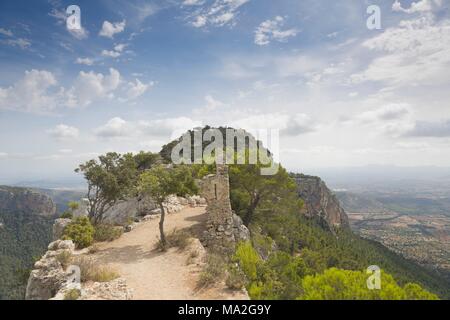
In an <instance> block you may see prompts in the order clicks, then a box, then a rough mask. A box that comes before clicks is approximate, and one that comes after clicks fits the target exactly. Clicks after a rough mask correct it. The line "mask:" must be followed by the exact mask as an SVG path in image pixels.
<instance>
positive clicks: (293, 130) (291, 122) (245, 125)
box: [232, 113, 316, 136]
mask: <svg viewBox="0 0 450 320" xmlns="http://www.w3.org/2000/svg"><path fill="white" fill-rule="evenodd" d="M232 127H234V128H238V129H245V130H250V131H251V130H260V129H265V130H271V129H276V130H280V131H281V133H283V134H285V135H288V136H298V135H300V134H304V133H308V132H312V131H314V130H316V128H315V125H314V124H313V121H312V120H311V118H310V117H309V116H308V115H306V114H303V113H297V114H293V115H292V114H284V113H267V114H258V115H253V116H249V117H246V118H243V119H239V120H235V121H233V123H232Z"/></svg>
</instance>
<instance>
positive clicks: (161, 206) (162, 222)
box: [159, 204, 167, 250]
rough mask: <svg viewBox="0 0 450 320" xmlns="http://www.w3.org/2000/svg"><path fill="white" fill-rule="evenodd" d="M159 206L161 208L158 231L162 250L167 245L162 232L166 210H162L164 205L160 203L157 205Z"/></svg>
mask: <svg viewBox="0 0 450 320" xmlns="http://www.w3.org/2000/svg"><path fill="white" fill-rule="evenodd" d="M159 208H160V209H161V219H160V220H159V233H160V237H161V244H162V248H163V250H165V249H166V245H167V241H166V235H165V234H164V219H165V218H166V211H165V210H164V206H163V205H162V204H160V205H159Z"/></svg>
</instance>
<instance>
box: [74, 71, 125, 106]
mask: <svg viewBox="0 0 450 320" xmlns="http://www.w3.org/2000/svg"><path fill="white" fill-rule="evenodd" d="M120 82H121V77H120V73H119V71H117V70H116V69H113V68H110V69H109V75H103V74H102V73H94V72H93V71H90V72H84V71H80V73H79V75H78V77H77V79H76V80H75V82H74V85H73V86H72V87H71V89H70V90H68V91H67V93H66V95H67V97H68V102H67V104H68V106H69V107H75V106H88V105H89V104H91V103H92V102H93V101H95V100H99V99H103V98H108V97H113V92H114V90H116V89H117V88H118V87H119V84H120Z"/></svg>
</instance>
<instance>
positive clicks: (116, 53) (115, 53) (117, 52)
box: [102, 43, 128, 58]
mask: <svg viewBox="0 0 450 320" xmlns="http://www.w3.org/2000/svg"><path fill="white" fill-rule="evenodd" d="M127 46H128V44H124V43H120V44H116V45H114V48H113V50H103V51H102V56H104V57H110V58H118V57H120V56H121V55H122V52H123V50H124V49H125V48H126V47H127Z"/></svg>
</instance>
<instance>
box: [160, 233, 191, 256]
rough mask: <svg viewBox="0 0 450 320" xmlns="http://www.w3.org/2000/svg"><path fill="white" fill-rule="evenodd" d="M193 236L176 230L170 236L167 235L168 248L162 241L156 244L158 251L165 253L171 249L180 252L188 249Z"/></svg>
mask: <svg viewBox="0 0 450 320" xmlns="http://www.w3.org/2000/svg"><path fill="white" fill-rule="evenodd" d="M190 239H191V234H190V233H189V232H187V231H184V230H177V229H174V230H173V231H172V232H171V233H170V234H168V235H166V242H167V243H166V246H164V245H163V244H162V242H161V239H159V240H158V242H157V243H156V249H157V250H160V251H165V250H167V249H170V248H178V249H180V250H184V249H186V247H187V246H189V244H190Z"/></svg>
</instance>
